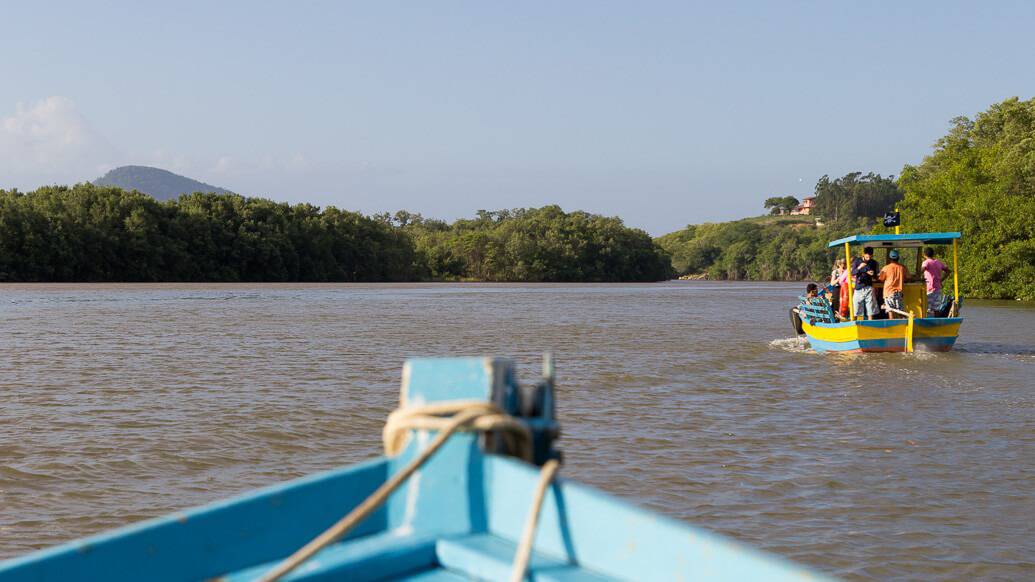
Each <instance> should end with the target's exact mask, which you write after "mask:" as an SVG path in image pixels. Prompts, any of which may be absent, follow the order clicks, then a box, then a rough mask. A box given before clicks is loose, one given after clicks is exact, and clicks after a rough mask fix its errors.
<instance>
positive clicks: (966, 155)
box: [657, 98, 1035, 300]
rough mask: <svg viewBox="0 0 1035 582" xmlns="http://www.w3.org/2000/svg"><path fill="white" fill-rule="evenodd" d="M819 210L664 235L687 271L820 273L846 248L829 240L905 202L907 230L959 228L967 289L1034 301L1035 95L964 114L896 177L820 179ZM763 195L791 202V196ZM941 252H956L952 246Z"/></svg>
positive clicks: (679, 268) (773, 203) (869, 227)
mask: <svg viewBox="0 0 1035 582" xmlns="http://www.w3.org/2000/svg"><path fill="white" fill-rule="evenodd" d="M815 197H816V200H815V216H814V217H811V218H810V217H794V216H772V217H760V218H753V219H744V220H739V221H734V222H726V223H719V224H700V225H691V226H688V227H686V228H685V229H683V230H680V231H677V232H673V233H670V234H667V235H665V236H662V237H660V238H658V239H657V242H658V243H659V244H660V245H661V246H662V248H664V249H665V250H667V251H668V252H669V253H671V255H672V262H673V267H674V268H675V270H676V272H677V273H679V274H702V275H704V276H707V277H708V278H713V279H754V280H785V281H801V280H822V279H825V278H826V276H827V274H828V273H829V272H830V266H831V264H832V262H833V260H834V259H835V258H836V257H837V256H840V251H837V250H832V249H827V246H826V243H827V241H830V240H834V239H837V238H840V237H842V236H846V235H849V234H855V233H860V232H873V233H887V232H891V230H890V229H887V228H885V227H883V226H882V225H881V224H880V223H879V221H878V219H879V217H880V216H882V215H883V214H884V213H885V212H887V211H890V210H893V209H894V208H896V207H897V208H898V209H899V210H900V211H901V215H902V230H903V232H931V231H961V232H962V233H963V237H964V238H963V241H962V243H961V245H960V261H961V264H960V271H961V277H960V286H961V293H962V294H963V295H964V296H965V297H980V298H998V299H1007V298H1009V299H1024V300H1035V99H1030V100H1028V101H1021V100H1019V99H1017V98H1012V99H1008V100H1006V101H1003V102H1001V103H997V104H995V105H993V106H992V107H990V108H989V109H988V110H987V111H984V112H982V113H980V114H978V115H977V116H976V117H975V118H974V119H973V120H971V119H969V118H967V117H958V118H956V119H954V120H953V121H952V127H951V129H950V131H949V132H948V134H947V135H945V136H944V137H942V138H941V139H939V140H938V141H937V142H936V143H935V146H934V152H933V153H932V154H930V155H929V156H927V157H926V158H924V160H923V162H922V163H921V164H920V165H918V166H915V167H914V166H909V165H907V166H905V167H904V168H903V170H902V174H901V175H900V176H899V178H898V179H897V180H894V179H892V178H891V177H883V176H880V175H879V174H872V173H870V174H865V175H864V174H862V173H860V172H854V173H851V174H848V175H846V176H843V177H841V178H836V179H830V178H829V177H828V176H824V177H823V178H821V179H820V180H819V181H818V183H817V184H816V188H815ZM783 200H784V199H783V198H778V197H776V198H769V199H766V200H765V203H764V206H765V208H767V209H774V210H776V211H779V210H780V209H781V208H783V209H786V207H787V206H788V205H789V203H790V200H787V201H786V202H783ZM941 256H942V257H946V256H949V250H948V249H942V250H941Z"/></svg>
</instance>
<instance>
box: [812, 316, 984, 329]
mask: <svg viewBox="0 0 1035 582" xmlns="http://www.w3.org/2000/svg"><path fill="white" fill-rule="evenodd" d="M962 322H963V318H962V317H918V318H915V319H913V325H915V326H917V327H937V326H939V325H948V324H952V323H962ZM908 323H909V320H908V319H862V320H858V321H840V322H838V323H823V322H816V323H813V324H811V325H814V326H816V327H851V326H853V325H858V326H861V327H898V326H906V325H907V324H908Z"/></svg>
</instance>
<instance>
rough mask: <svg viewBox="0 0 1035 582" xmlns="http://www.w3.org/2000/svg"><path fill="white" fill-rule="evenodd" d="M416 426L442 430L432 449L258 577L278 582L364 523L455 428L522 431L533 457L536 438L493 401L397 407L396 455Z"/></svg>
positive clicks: (391, 438) (389, 429) (392, 432)
mask: <svg viewBox="0 0 1035 582" xmlns="http://www.w3.org/2000/svg"><path fill="white" fill-rule="evenodd" d="M444 415H450V416H444ZM414 428H416V429H429V430H437V431H438V434H437V435H436V436H435V440H433V441H431V444H430V445H429V446H428V448H426V449H424V450H423V451H421V453H420V454H419V455H418V456H417V457H416V458H415V459H413V460H412V461H410V462H409V463H408V464H407V465H406V466H405V467H403V468H402V469H401V470H400V471H398V472H397V473H395V474H394V475H392V477H391V478H390V479H388V480H387V481H385V482H384V483H383V484H382V485H381V486H380V487H378V488H377V490H375V491H374V492H373V493H371V494H370V497H367V498H366V499H365V500H364V501H363V502H362V503H360V504H359V505H357V506H356V508H355V509H353V510H352V511H350V512H349V513H348V515H346V516H345V517H343V518H341V519H340V520H338V522H337V523H335V524H334V525H332V526H331V527H329V528H328V529H327V530H326V531H324V532H323V533H321V534H320V535H318V536H316V537H315V538H313V539H312V540H311V541H310V542H309V543H307V544H306V545H304V546H302V547H301V548H299V549H298V550H297V551H295V553H293V554H291V555H290V556H288V558H287V559H285V560H284V561H283V562H281V563H280V564H278V565H277V566H276V567H274V568H273V569H272V570H270V571H269V572H267V573H266V574H265V575H264V576H262V578H260V579H259V582H275V581H276V580H280V579H281V578H283V577H284V576H286V575H287V574H289V573H291V572H292V571H293V570H295V568H298V567H299V566H301V565H302V564H303V563H304V562H305V561H306V560H308V559H309V558H311V557H313V556H314V555H315V554H316V553H317V552H319V551H320V550H322V549H324V548H326V547H327V546H329V545H331V544H333V543H334V542H336V541H338V540H340V539H341V538H342V536H344V535H345V534H347V533H348V532H349V531H350V530H351V529H352V528H354V527H356V526H357V525H359V523H360V522H362V521H363V520H364V519H365V518H366V517H367V516H369V515H370V514H371V513H373V512H374V511H376V510H377V508H379V507H381V505H383V504H384V502H385V501H387V500H388V497H389V496H390V495H391V494H392V492H394V491H395V490H396V489H398V488H399V486H401V485H402V484H403V483H405V482H406V480H407V479H409V477H410V476H411V475H413V474H414V473H415V472H416V471H417V469H420V468H421V466H422V465H424V463H426V462H427V461H428V459H430V458H431V456H432V455H434V454H435V452H437V451H438V450H439V449H440V448H442V445H444V444H446V441H448V440H449V437H451V436H453V433H455V432H457V431H459V430H477V431H494V430H501V431H503V434H505V435H518V438H517V443H516V446H517V447H518V448H519V451H520V453H521V455H522V457H523V458H525V459H527V460H530V459H531V454H532V453H531V451H532V437H531V432H530V431H529V430H528V427H527V426H525V425H524V424H522V423H521V422H518V421H517V420H515V419H514V418H513V417H511V416H508V415H507V414H504V413H503V412H502V411H501V410H500V409H499V407H497V406H495V405H493V404H487V403H485V402H477V401H454V402H443V403H437V404H430V405H426V406H413V407H406V408H402V409H397V410H395V411H394V412H392V414H390V415H389V416H388V421H387V422H386V423H385V431H384V440H385V451H386V453H388V454H389V455H390V456H394V455H395V454H397V453H398V451H400V450H401V448H402V446H403V445H404V444H405V435H406V434H407V431H408V430H410V429H414Z"/></svg>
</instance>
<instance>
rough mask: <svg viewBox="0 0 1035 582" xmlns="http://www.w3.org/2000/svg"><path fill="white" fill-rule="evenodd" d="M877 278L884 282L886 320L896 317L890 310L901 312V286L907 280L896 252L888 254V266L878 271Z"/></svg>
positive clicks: (907, 274) (907, 277) (906, 272)
mask: <svg viewBox="0 0 1035 582" xmlns="http://www.w3.org/2000/svg"><path fill="white" fill-rule="evenodd" d="M878 278H879V279H880V280H881V281H884V305H885V307H886V308H887V311H888V319H895V316H896V315H897V314H896V313H895V312H893V311H891V310H892V309H897V310H899V311H902V284H903V283H905V282H906V281H908V280H909V271H907V270H906V268H905V267H903V266H902V265H901V264H899V262H898V251H896V250H894V249H892V250H891V251H889V252H888V264H887V265H884V268H883V269H881V270H880V275H879V276H878Z"/></svg>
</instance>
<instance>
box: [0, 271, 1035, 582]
mask: <svg viewBox="0 0 1035 582" xmlns="http://www.w3.org/2000/svg"><path fill="white" fill-rule="evenodd" d="M798 287H799V286H798V285H782V284H745V283H738V284H732V283H731V284H722V283H709V282H694V283H684V282H673V283H666V284H657V285H538V286H534V285H473V284H471V285H351V286H344V285H343V286H330V285H327V286H323V285H316V286H269V285H265V286H263V285H254V286H253V285H241V286H233V285H211V286H209V285H169V286H135V285H99V286H86V285H83V286H78V285H71V286H57V285H41V286H6V287H0V322H2V326H3V328H2V329H3V333H2V334H0V394H2V407H0V508H2V509H0V556H4V557H9V556H13V555H17V554H20V553H24V552H26V551H29V550H32V549H36V548H40V547H44V546H47V545H51V544H54V543H58V542H61V541H64V540H68V539H71V538H74V537H78V536H81V535H84V534H89V533H92V532H97V531H99V530H103V529H106V528H110V527H113V526H118V525H122V524H126V523H129V522H133V521H137V520H140V519H144V518H147V517H152V516H156V515H160V514H163V513H166V512H168V511H170V510H173V509H177V508H183V507H187V506H193V505H198V504H202V503H205V502H208V501H212V500H215V499H218V498H221V497H224V496H227V495H231V494H234V493H238V492H241V491H244V490H247V489H250V488H254V487H258V486H262V485H266V484H269V483H271V482H274V481H279V480H284V479H290V478H293V477H297V476H300V475H303V474H307V473H310V472H314V471H319V470H323V469H328V468H331V467H335V466H338V465H341V464H345V463H352V462H355V461H358V460H361V459H365V458H369V457H371V456H374V455H377V454H378V453H379V447H380V429H381V426H382V423H383V421H384V418H385V416H386V415H387V414H388V412H389V411H390V410H391V409H392V408H394V406H395V405H396V402H397V399H398V386H399V373H400V367H401V364H402V361H403V359H404V358H406V357H408V356H413V355H483V354H484V355H509V356H512V357H514V358H516V359H517V360H518V362H519V363H520V364H521V369H522V372H523V376H524V379H525V380H526V381H531V380H532V379H534V375H535V373H536V371H537V365H538V358H539V354H540V353H541V352H542V351H544V350H552V351H554V352H555V354H556V357H557V362H558V364H557V365H558V373H559V390H560V393H559V409H560V414H561V419H562V422H563V437H562V440H561V441H560V443H559V444H560V446H561V448H562V449H563V450H564V451H565V460H566V461H565V462H566V464H565V467H564V474H565V475H566V476H567V477H569V478H575V479H578V480H580V481H583V482H586V483H589V484H592V485H595V486H597V487H600V488H602V489H604V490H606V491H609V492H611V493H614V494H617V495H620V496H622V497H625V498H628V499H630V500H633V501H635V502H637V503H640V504H643V505H646V506H648V507H650V508H651V509H654V510H657V511H660V512H663V513H666V514H669V515H671V516H674V517H677V518H680V519H683V520H686V521H687V522H690V523H693V524H697V525H701V526H704V527H706V528H709V529H712V530H715V531H719V532H722V533H724V534H728V535H730V536H733V537H735V538H738V539H740V540H743V541H745V542H748V543H750V544H752V545H755V546H759V547H762V548H765V549H767V550H770V551H773V552H776V553H779V554H782V555H784V556H787V557H790V558H792V559H794V560H799V561H802V562H805V563H808V564H811V565H813V566H815V567H817V568H819V569H821V570H823V571H826V572H829V573H832V574H835V575H840V576H846V577H849V578H859V579H863V578H870V579H892V578H922V579H945V580H949V579H967V578H982V579H1014V580H1020V579H1032V578H1035V500H1033V495H1032V494H1033V489H1035V485H1033V484H1035V377H1033V374H1035V307H1033V306H1032V305H1024V304H1017V303H979V302H976V301H975V302H970V303H968V305H967V309H966V311H965V313H964V315H965V316H966V318H967V319H966V321H965V322H964V324H963V327H962V337H961V339H960V342H959V344H958V350H957V351H956V352H953V353H948V354H916V355H905V354H879V355H865V356H836V355H819V354H815V353H812V352H810V351H807V350H805V349H803V348H802V347H801V345H800V344H799V343H798V341H797V340H795V339H793V338H791V337H790V336H791V335H792V332H791V327H790V324H789V322H788V317H787V308H788V306H789V302H790V301H791V300H792V298H794V297H796V296H797V294H798V292H799V291H800V290H799V289H798Z"/></svg>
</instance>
